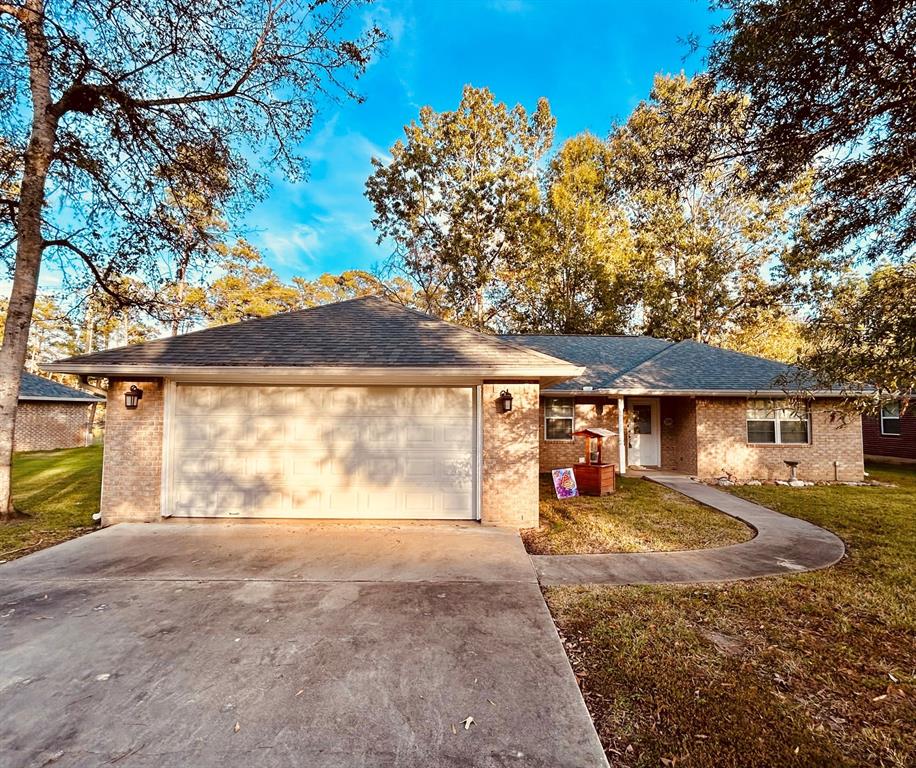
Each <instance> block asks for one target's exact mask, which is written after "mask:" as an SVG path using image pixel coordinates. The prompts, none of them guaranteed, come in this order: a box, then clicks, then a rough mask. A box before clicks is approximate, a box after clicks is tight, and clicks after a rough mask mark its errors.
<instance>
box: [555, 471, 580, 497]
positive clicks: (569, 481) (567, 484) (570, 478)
mask: <svg viewBox="0 0 916 768" xmlns="http://www.w3.org/2000/svg"><path fill="white" fill-rule="evenodd" d="M551 474H552V475H553V487H554V490H556V492H557V498H558V499H568V498H569V497H570V496H578V495H579V489H578V487H577V486H576V475H575V473H573V471H572V467H569V468H567V469H555V470H553V471H552V472H551Z"/></svg>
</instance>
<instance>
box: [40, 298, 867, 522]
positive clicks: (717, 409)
mask: <svg viewBox="0 0 916 768" xmlns="http://www.w3.org/2000/svg"><path fill="white" fill-rule="evenodd" d="M557 340H560V341H563V342H564V344H565V346H562V348H557V349H552V347H551V345H552V344H554V343H559V342H558V341H557ZM685 344H686V346H685ZM685 352H686V353H688V354H687V355H686V358H685ZM706 366H712V367H713V368H715V369H716V371H715V377H717V380H718V381H719V385H717V386H712V385H711V384H708V383H707V384H704V383H703V381H704V380H705V378H706V377H709V376H712V375H713V374H709V373H708V372H707V373H704V372H703V370H702V369H703V368H704V367H706ZM723 366H725V368H723ZM729 366H730V367H731V369H732V370H731V371H729V370H728V367H729ZM46 367H47V368H48V369H49V370H54V371H63V372H69V373H76V374H80V375H83V376H93V377H97V378H99V379H102V378H104V379H107V381H108V382H109V383H108V405H107V424H106V439H105V458H104V473H103V474H104V477H103V483H102V503H101V508H102V519H103V522H104V523H106V524H110V523H113V522H118V521H122V520H156V519H160V518H161V517H162V516H166V517H229V518H231V517H263V518H288V517H310V518H376V519H379V518H382V519H391V518H412V519H422V518H426V519H465V520H479V521H481V522H483V523H494V524H504V525H512V526H517V527H530V526H534V525H536V524H537V515H538V474H539V472H540V471H543V470H547V469H550V468H553V467H555V466H564V465H565V466H569V465H570V464H572V463H574V462H575V461H577V460H578V458H579V454H580V452H581V450H582V448H581V445H577V444H576V443H575V442H573V441H572V438H571V431H572V430H574V429H575V428H577V427H581V426H586V425H589V424H600V425H602V426H607V427H609V428H610V429H612V430H615V431H618V432H620V433H625V434H627V435H629V437H628V439H627V440H625V441H616V444H615V442H614V441H610V443H609V444H607V448H606V450H609V451H611V452H612V453H613V455H614V456H615V457H616V456H620V457H621V458H622V460H621V461H620V466H624V467H628V466H631V465H635V464H640V465H657V466H667V467H670V468H672V469H681V470H683V471H687V472H691V473H696V474H701V475H704V476H710V477H712V476H717V475H719V474H721V473H722V471H723V466H726V467H730V471H732V472H733V473H734V474H737V475H740V476H749V477H776V476H782V475H784V474H785V473H786V467H785V464H784V463H783V461H784V460H785V459H792V458H797V459H798V460H799V461H800V464H799V474H800V476H801V477H803V478H812V479H833V476H834V475H837V476H838V477H839V478H840V479H861V477H862V472H863V469H862V443H861V431H860V429H859V427H858V425H856V428H855V429H842V430H837V429H836V428H835V427H834V426H833V425H830V426H828V425H827V422H826V410H827V409H826V408H825V407H824V405H823V403H822V401H821V400H820V399H818V400H815V401H814V402H813V403H812V405H811V408H810V410H809V411H807V412H806V413H804V414H790V413H788V412H787V411H784V410H781V408H782V405H781V404H780V403H778V402H776V403H773V402H771V399H773V398H778V397H779V395H780V394H781V393H780V392H778V391H777V390H775V389H773V388H772V384H771V381H772V379H773V377H774V375H775V374H776V370H777V369H780V370H781V369H782V366H779V365H777V364H776V363H772V362H770V361H766V360H760V359H759V358H750V357H748V356H746V355H737V354H736V353H731V352H724V351H723V350H716V349H713V348H711V347H706V346H705V345H700V344H697V345H693V346H690V344H687V343H682V344H672V343H671V342H667V341H662V340H658V339H647V338H644V337H630V338H628V339H621V338H620V337H594V338H586V337H496V336H489V335H484V334H480V333H476V332H474V331H470V330H468V329H466V328H460V327H458V326H455V325H452V324H450V323H446V322H444V321H442V320H439V319H437V318H434V317H430V316H428V315H424V314H422V313H419V312H415V311H413V310H410V309H405V308H404V307H401V306H400V305H398V304H395V303H392V302H389V301H387V300H385V299H382V298H379V297H368V298H362V299H354V300H351V301H346V302H340V303H337V304H330V305H326V306H323V307H317V308H314V309H308V310H303V311H300V312H290V313H286V314H282V315H275V316H273V317H268V318H263V319H259V320H251V321H248V322H243V323H236V324H233V325H226V326H221V327H218V328H211V329H207V330H204V331H197V332H195V333H189V334H185V335H183V336H176V337H172V338H166V339H158V340H156V341H151V342H148V343H146V344H140V345H135V346H132V347H125V348H122V349H116V350H107V351H104V352H96V353H94V354H91V355H84V356H80V357H75V358H70V359H68V360H62V361H59V362H57V363H54V364H51V365H48V366H46ZM666 372H667V373H666ZM653 375H654V376H657V377H660V378H659V380H658V381H657V382H656V383H654V384H651V385H650V383H649V379H650V378H651V377H652V376H653ZM666 375H667V376H674V379H672V380H671V381H669V382H668V383H667V384H665V383H664V382H663V381H662V379H663V378H664V376H666ZM685 375H689V376H691V377H693V378H694V379H695V380H696V381H695V383H694V384H693V385H692V387H691V388H689V389H685V388H684V385H685V384H686V383H687V382H685V381H682V380H681V377H683V376H685ZM141 393H142V397H140V399H138V395H141ZM749 437H750V438H752V439H749ZM605 458H607V457H605ZM834 462H839V463H838V464H834Z"/></svg>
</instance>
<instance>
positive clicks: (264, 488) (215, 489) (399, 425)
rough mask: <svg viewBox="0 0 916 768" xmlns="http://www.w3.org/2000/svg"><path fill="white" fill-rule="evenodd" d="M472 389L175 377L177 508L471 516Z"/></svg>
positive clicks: (245, 513)
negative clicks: (208, 381)
mask: <svg viewBox="0 0 916 768" xmlns="http://www.w3.org/2000/svg"><path fill="white" fill-rule="evenodd" d="M473 407H474V398H473V391H472V390H471V389H470V388H467V387H465V388H455V387H452V388H435V389H433V388H410V387H387V388H386V387H374V388H372V387H229V386H225V387H221V386H209V385H207V386H202V385H177V387H176V402H175V404H174V409H173V412H174V415H175V421H174V424H173V430H172V431H173V449H172V456H171V467H172V469H171V472H172V478H173V480H172V488H173V491H172V501H171V504H172V510H173V514H176V515H188V516H198V515H200V516H208V517H209V516H241V517H290V516H291V517H375V518H384V517H415V518H471V517H473V516H474V504H473V490H474V483H473V476H474V472H475V466H476V464H475V461H474V454H473V446H474V442H475V440H474V431H475V426H474V415H473Z"/></svg>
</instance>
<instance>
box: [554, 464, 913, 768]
mask: <svg viewBox="0 0 916 768" xmlns="http://www.w3.org/2000/svg"><path fill="white" fill-rule="evenodd" d="M872 475H873V476H878V477H879V479H883V480H889V481H890V480H892V481H894V482H896V483H898V485H899V487H898V488H851V487H815V488H805V489H791V488H773V487H751V488H741V489H739V490H738V491H737V492H738V493H739V494H740V495H742V496H745V497H747V498H752V499H754V500H755V501H760V502H763V503H767V504H769V505H771V506H773V507H777V508H779V509H780V510H781V511H783V512H786V513H787V514H795V515H797V516H799V517H803V518H805V519H808V520H810V521H811V522H814V523H817V524H819V525H823V526H825V527H827V528H830V529H831V530H833V531H834V532H836V533H837V534H839V535H840V536H842V537H843V539H844V540H845V541H846V543H847V545H848V556H847V557H846V558H845V559H844V560H843V561H842V562H841V563H840V564H838V565H837V566H834V567H833V568H830V569H827V570H824V571H818V572H814V573H807V574H801V575H798V576H790V577H784V578H768V579H760V580H757V581H750V582H741V583H736V584H731V585H716V586H670V587H659V586H653V587H563V588H552V589H548V590H546V596H547V600H548V604H549V606H550V609H551V612H552V613H553V615H554V618H555V620H556V621H557V624H558V628H559V630H560V632H561V634H562V636H563V638H564V641H565V643H566V647H567V652H568V654H569V656H570V659H571V661H572V663H573V668H574V669H575V671H576V674H577V676H578V677H579V679H580V682H581V685H582V689H583V693H584V695H585V698H586V702H587V704H588V706H589V709H590V711H591V713H592V716H593V718H594V720H595V724H596V726H597V728H598V731H599V734H600V735H601V738H602V741H603V743H604V745H605V749H606V751H607V754H608V757H609V759H610V761H611V764H612V765H614V766H657V765H667V766H699V767H701V768H702V767H705V766H709V768H712V767H713V766H742V767H743V766H747V767H749V768H754V767H756V766H759V767H760V768H764V767H767V768H768V767H769V766H831V767H833V766H861V765H875V766H898V767H899V768H902V767H903V766H912V765H914V764H916V730H914V728H913V723H914V722H916V677H914V673H916V672H914V671H916V571H914V569H913V552H914V551H916V526H914V525H913V509H916V471H913V470H900V469H897V470H885V469H883V468H873V469H872Z"/></svg>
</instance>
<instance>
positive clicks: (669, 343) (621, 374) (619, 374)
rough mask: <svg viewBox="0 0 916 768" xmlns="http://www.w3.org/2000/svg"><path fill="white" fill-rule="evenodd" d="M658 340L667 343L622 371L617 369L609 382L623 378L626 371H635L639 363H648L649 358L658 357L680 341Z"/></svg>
mask: <svg viewBox="0 0 916 768" xmlns="http://www.w3.org/2000/svg"><path fill="white" fill-rule="evenodd" d="M649 338H654V337H652V336H650V337H649ZM658 341H666V342H667V344H666V345H665V346H664V347H662V348H661V349H659V350H658V351H657V352H653V353H652V354H651V355H649V356H648V357H647V358H645V359H643V360H640V361H639V362H638V363H634V364H633V365H631V366H630V367H629V368H624V369H623V370H622V371H618V372H617V373H616V374H615V375H614V377H613V378H612V379H611V381H610V383H612V384H613V383H614V382H615V381H619V380H620V379H621V378H623V377H624V376H626V375H627V374H628V373H631V372H632V371H635V370H636V369H637V368H639V367H640V366H641V365H645V364H646V363H648V362H649V361H650V360H654V359H655V358H656V357H658V356H659V355H662V354H664V353H665V352H667V351H668V350H669V349H672V348H673V347H676V346H677V345H678V344H679V343H680V342H677V341H670V340H669V339H658Z"/></svg>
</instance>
